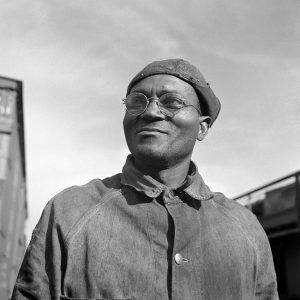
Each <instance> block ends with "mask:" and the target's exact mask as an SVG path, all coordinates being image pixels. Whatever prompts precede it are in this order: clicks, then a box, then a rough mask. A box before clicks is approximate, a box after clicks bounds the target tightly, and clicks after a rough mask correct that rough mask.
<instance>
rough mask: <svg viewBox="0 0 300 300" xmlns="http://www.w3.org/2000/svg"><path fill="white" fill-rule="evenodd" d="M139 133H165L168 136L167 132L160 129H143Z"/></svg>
mask: <svg viewBox="0 0 300 300" xmlns="http://www.w3.org/2000/svg"><path fill="white" fill-rule="evenodd" d="M137 133H164V134H167V133H166V132H165V131H163V130H161V129H159V128H147V127H145V128H141V129H139V130H138V131H137Z"/></svg>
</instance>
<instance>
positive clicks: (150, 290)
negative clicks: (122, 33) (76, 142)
mask: <svg viewBox="0 0 300 300" xmlns="http://www.w3.org/2000/svg"><path fill="white" fill-rule="evenodd" d="M124 103H125V105H126V113H125V117H124V121H123V124H124V132H125V136H126V141H127V144H128V147H129V150H130V152H131V155H129V156H128V158H127V161H126V164H125V166H124V168H123V170H122V174H117V175H115V176H112V177H110V178H106V179H104V180H102V181H101V180H98V179H96V180H93V181H91V182H89V183H88V184H86V185H84V186H77V187H71V188H69V189H67V190H65V191H63V192H62V193H60V194H58V195H57V196H56V197H54V198H53V199H52V200H51V201H50V202H49V203H48V204H47V206H46V208H45V209H44V212H43V214H42V217H41V219H40V221H39V223H38V225H37V227H36V229H35V230H34V232H33V236H32V240H31V242H30V245H29V246H28V249H27V252H26V255H25V258H24V261H23V264H22V267H21V269H20V272H19V275H18V279H17V282H16V285H15V289H14V293H13V297H12V299H173V300H175V299H213V300H219V299H245V300H248V299H278V295H277V290H276V276H275V272H274V266H273V261H272V255H271V251H270V247H269V243H268V240H267V237H266V235H265V233H264V231H263V229H262V227H261V226H260V225H259V223H258V221H257V219H256V218H255V216H254V215H253V214H252V213H251V212H250V211H249V210H247V209H246V208H244V207H242V206H241V205H239V204H237V203H235V202H234V201H231V200H229V199H226V198H225V197H224V196H223V195H222V194H220V193H212V192H211V191H210V190H209V188H208V187H207V186H206V185H205V184H204V182H203V180H202V178H201V177H200V175H199V173H198V171H197V167H196V165H195V164H194V163H193V162H192V161H191V155H192V152H193V149H194V145H195V142H196V140H199V141H202V140H203V139H204V137H205V136H206V134H207V132H208V130H209V128H210V127H211V126H212V124H213V122H214V121H215V119H216V118H217V116H218V113H219V110H220V102H219V100H218V99H217V98H216V96H215V95H214V93H213V92H212V90H211V89H210V86H209V85H208V84H207V83H206V81H205V79H204V78H203V76H202V74H201V73H200V72H199V71H198V69H197V68H196V67H194V66H193V65H191V64H190V63H189V62H187V61H185V60H181V59H169V60H164V61H156V62H153V63H151V64H149V65H148V66H146V67H145V68H144V69H143V70H142V71H141V72H139V73H138V74H137V75H136V76H135V77H134V78H133V79H132V81H131V82H130V84H129V86H128V90H127V97H126V99H124Z"/></svg>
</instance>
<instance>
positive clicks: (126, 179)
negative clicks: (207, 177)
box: [121, 155, 212, 201]
mask: <svg viewBox="0 0 300 300" xmlns="http://www.w3.org/2000/svg"><path fill="white" fill-rule="evenodd" d="M133 161H134V158H133V156H132V155H129V156H128V157H127V159H126V163H125V165H124V167H123V170H122V175H121V183H122V184H123V185H128V186H131V187H133V188H134V189H135V190H137V191H138V192H143V193H144V194H145V195H146V196H148V197H150V198H157V197H158V196H159V195H160V194H161V193H162V192H163V191H166V190H169V188H168V187H167V186H165V185H164V184H162V183H161V182H158V181H157V180H155V179H154V178H152V177H151V176H150V175H145V174H143V173H142V172H141V171H139V170H138V169H137V168H136V167H135V165H134V162H133ZM177 190H180V191H184V192H185V193H187V194H188V195H189V196H190V197H192V198H194V199H196V200H202V201H205V200H209V199H210V198H211V197H212V193H211V191H210V189H209V187H208V186H207V185H206V184H205V183H204V181H203V179H202V177H201V176H200V174H199V173H198V169H197V166H196V165H195V163H194V162H192V161H191V165H190V169H189V174H188V176H187V178H186V180H185V182H184V183H183V185H182V186H181V187H179V188H178V189H177Z"/></svg>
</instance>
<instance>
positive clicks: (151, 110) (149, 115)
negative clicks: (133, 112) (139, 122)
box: [141, 99, 165, 119]
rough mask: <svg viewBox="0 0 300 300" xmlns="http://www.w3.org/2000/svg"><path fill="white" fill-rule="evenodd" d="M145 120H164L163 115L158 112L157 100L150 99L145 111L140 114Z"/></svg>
mask: <svg viewBox="0 0 300 300" xmlns="http://www.w3.org/2000/svg"><path fill="white" fill-rule="evenodd" d="M141 118H145V119H164V118H165V115H164V114H163V113H162V112H161V111H160V108H159V102H158V100H157V99H151V100H150V101H149V104H148V106H147V108H146V110H145V111H144V112H143V113H142V114H141Z"/></svg>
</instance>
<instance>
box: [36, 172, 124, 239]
mask: <svg viewBox="0 0 300 300" xmlns="http://www.w3.org/2000/svg"><path fill="white" fill-rule="evenodd" d="M120 190H121V174H116V175H114V176H112V177H108V178H105V179H103V180H100V179H94V180H92V181H90V182H88V183H87V184H84V185H80V186H79V185H78V186H72V187H69V188H67V189H65V190H63V191H62V192H60V193H59V194H57V195H56V196H54V197H53V198H52V199H51V200H50V201H49V202H48V203H47V205H46V207H45V209H44V211H43V214H42V216H41V220H40V222H39V223H40V225H42V224H41V223H45V222H46V223H47V224H48V225H50V224H51V225H50V226H58V227H60V228H61V229H62V231H63V232H65V233H66V232H67V231H69V230H70V227H72V226H75V225H76V224H77V223H78V222H79V221H80V220H81V219H82V218H85V217H86V216H88V215H89V213H90V212H92V211H94V210H96V209H97V207H98V206H102V205H104V204H106V203H108V202H109V201H110V200H112V199H113V198H115V197H119V195H120V193H121V191H120ZM37 227H40V226H39V225H38V226H37Z"/></svg>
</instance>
